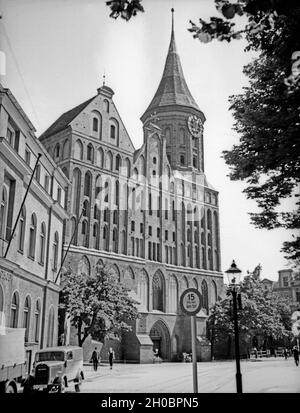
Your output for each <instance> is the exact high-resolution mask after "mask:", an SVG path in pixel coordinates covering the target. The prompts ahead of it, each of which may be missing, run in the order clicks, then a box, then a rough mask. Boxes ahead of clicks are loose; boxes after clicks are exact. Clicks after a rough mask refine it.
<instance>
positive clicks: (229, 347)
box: [227, 334, 231, 358]
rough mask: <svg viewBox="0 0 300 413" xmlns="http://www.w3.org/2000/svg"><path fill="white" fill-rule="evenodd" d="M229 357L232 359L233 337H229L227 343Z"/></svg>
mask: <svg viewBox="0 0 300 413" xmlns="http://www.w3.org/2000/svg"><path fill="white" fill-rule="evenodd" d="M227 357H228V358H230V357H231V335H230V334H229V335H228V341H227Z"/></svg>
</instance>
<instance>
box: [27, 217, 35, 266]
mask: <svg viewBox="0 0 300 413" xmlns="http://www.w3.org/2000/svg"><path fill="white" fill-rule="evenodd" d="M35 243H36V215H35V214H32V215H31V222H30V229H29V253H28V256H29V257H30V258H32V259H34V257H35Z"/></svg>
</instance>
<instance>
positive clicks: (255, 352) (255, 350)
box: [253, 347, 258, 359]
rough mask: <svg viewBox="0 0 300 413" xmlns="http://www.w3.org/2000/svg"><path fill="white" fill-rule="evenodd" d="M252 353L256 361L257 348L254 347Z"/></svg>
mask: <svg viewBox="0 0 300 413" xmlns="http://www.w3.org/2000/svg"><path fill="white" fill-rule="evenodd" d="M253 351H254V354H255V358H256V359H257V354H258V351H257V348H256V347H254V349H253Z"/></svg>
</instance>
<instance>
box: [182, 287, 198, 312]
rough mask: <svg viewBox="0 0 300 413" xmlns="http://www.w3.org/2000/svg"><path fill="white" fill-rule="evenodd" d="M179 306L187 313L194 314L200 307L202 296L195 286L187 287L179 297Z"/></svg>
mask: <svg viewBox="0 0 300 413" xmlns="http://www.w3.org/2000/svg"><path fill="white" fill-rule="evenodd" d="M180 306H181V309H182V311H183V312H184V313H185V314H187V315H196V314H197V313H198V312H199V311H200V309H201V307H202V296H201V294H200V293H199V291H198V290H196V288H188V289H187V290H185V291H184V292H183V293H182V295H181V297H180Z"/></svg>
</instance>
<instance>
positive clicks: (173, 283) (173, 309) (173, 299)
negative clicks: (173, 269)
mask: <svg viewBox="0 0 300 413" xmlns="http://www.w3.org/2000/svg"><path fill="white" fill-rule="evenodd" d="M169 291H170V292H169V294H170V296H169V300H170V301H169V311H170V313H177V304H178V284H177V280H176V278H175V276H174V275H171V277H170V281H169Z"/></svg>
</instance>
